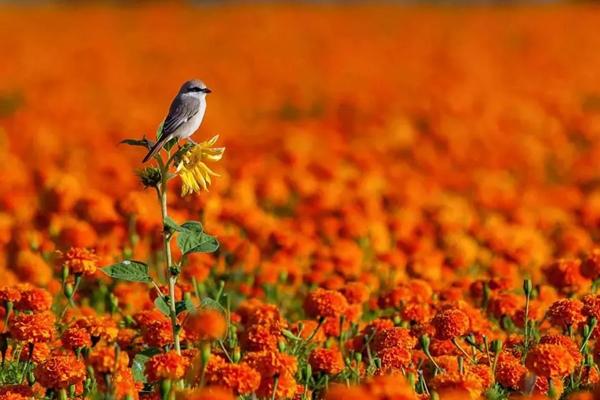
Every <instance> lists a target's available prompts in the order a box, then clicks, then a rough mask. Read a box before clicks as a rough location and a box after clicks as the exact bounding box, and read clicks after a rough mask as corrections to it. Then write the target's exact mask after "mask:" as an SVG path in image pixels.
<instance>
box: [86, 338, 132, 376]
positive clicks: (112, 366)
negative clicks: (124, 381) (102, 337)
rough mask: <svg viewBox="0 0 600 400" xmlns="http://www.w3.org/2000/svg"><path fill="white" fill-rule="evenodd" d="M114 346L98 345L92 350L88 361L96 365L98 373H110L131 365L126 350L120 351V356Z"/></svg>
mask: <svg viewBox="0 0 600 400" xmlns="http://www.w3.org/2000/svg"><path fill="white" fill-rule="evenodd" d="M116 356H117V353H116V352H115V348H114V347H112V346H110V347H109V346H100V345H98V346H96V347H94V349H93V350H92V351H91V353H90V355H89V357H88V360H87V362H88V363H89V364H90V365H91V366H92V367H94V371H95V372H96V373H97V374H110V373H113V372H114V371H115V370H117V369H126V368H127V366H128V365H129V356H128V355H127V353H126V352H119V358H118V359H117V358H116Z"/></svg>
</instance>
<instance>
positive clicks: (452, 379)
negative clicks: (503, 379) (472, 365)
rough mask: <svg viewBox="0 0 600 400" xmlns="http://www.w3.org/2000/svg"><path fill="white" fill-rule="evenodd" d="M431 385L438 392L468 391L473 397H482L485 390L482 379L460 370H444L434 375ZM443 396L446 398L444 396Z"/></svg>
mask: <svg viewBox="0 0 600 400" xmlns="http://www.w3.org/2000/svg"><path fill="white" fill-rule="evenodd" d="M430 386H431V387H432V388H433V389H435V390H436V391H437V392H440V393H442V392H445V391H448V390H450V391H455V390H457V391H461V392H463V393H467V394H468V395H469V396H470V397H471V398H475V399H478V398H480V396H481V394H482V392H483V390H484V389H485V388H484V387H483V384H482V382H481V379H480V378H479V377H478V376H476V375H475V374H469V373H466V374H461V373H459V372H442V373H441V374H438V375H436V376H434V377H433V378H432V379H431V381H430ZM442 398H445V397H444V396H442Z"/></svg>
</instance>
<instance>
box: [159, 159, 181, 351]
mask: <svg viewBox="0 0 600 400" xmlns="http://www.w3.org/2000/svg"><path fill="white" fill-rule="evenodd" d="M160 164H162V163H160ZM161 167H162V165H161ZM167 172H168V166H167V167H166V168H164V169H163V168H161V177H162V182H161V184H160V185H159V186H158V187H157V188H156V190H157V192H158V195H159V199H160V212H161V216H162V221H163V227H164V226H166V223H167V217H168V213H167V185H166V183H167V178H166V175H167ZM171 239H172V234H171V233H170V232H166V231H165V232H163V245H164V251H165V267H166V273H165V276H167V274H168V276H169V314H170V315H169V316H170V317H171V327H172V329H173V344H174V347H175V351H176V352H177V354H179V355H181V345H180V343H179V324H178V323H177V309H176V305H175V284H176V283H177V275H178V271H177V270H176V268H175V267H173V257H172V254H171Z"/></svg>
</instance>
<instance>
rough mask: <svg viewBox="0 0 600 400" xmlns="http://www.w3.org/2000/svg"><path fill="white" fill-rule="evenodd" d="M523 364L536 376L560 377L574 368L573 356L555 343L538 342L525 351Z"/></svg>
mask: <svg viewBox="0 0 600 400" xmlns="http://www.w3.org/2000/svg"><path fill="white" fill-rule="evenodd" d="M525 365H526V366H527V368H529V370H530V371H532V372H533V373H535V374H536V375H537V376H541V377H545V378H562V377H564V376H566V375H568V374H570V373H571V372H573V371H574V370H575V367H576V366H577V364H576V363H575V360H574V359H573V356H571V354H570V353H569V352H568V351H565V349H563V348H562V347H561V346H560V345H557V344H538V345H537V346H535V347H534V348H533V349H531V350H530V351H529V353H527V358H526V359H525Z"/></svg>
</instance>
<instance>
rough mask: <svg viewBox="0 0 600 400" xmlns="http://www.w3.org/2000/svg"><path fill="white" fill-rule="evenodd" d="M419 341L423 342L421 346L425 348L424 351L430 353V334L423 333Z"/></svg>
mask: <svg viewBox="0 0 600 400" xmlns="http://www.w3.org/2000/svg"><path fill="white" fill-rule="evenodd" d="M419 341H420V342H421V347H422V348H423V351H424V352H425V354H428V353H429V343H431V340H430V339H429V336H427V335H422V336H421V337H420V338H419Z"/></svg>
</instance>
